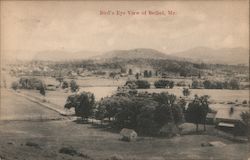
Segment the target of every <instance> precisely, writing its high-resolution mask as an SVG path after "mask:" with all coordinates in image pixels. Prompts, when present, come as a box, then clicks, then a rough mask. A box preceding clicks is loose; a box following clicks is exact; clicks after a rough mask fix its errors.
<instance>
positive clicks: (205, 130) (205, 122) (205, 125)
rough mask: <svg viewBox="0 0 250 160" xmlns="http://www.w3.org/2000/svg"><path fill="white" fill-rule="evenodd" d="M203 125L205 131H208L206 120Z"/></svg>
mask: <svg viewBox="0 0 250 160" xmlns="http://www.w3.org/2000/svg"><path fill="white" fill-rule="evenodd" d="M203 125H204V126H203V127H204V128H203V130H204V131H206V120H205V121H204V123H203Z"/></svg>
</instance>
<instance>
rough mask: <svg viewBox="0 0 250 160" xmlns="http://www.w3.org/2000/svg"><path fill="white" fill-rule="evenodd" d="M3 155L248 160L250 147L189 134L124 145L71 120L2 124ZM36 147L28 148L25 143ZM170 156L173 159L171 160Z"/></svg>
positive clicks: (113, 135)
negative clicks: (71, 151) (64, 150)
mask: <svg viewBox="0 0 250 160" xmlns="http://www.w3.org/2000/svg"><path fill="white" fill-rule="evenodd" d="M0 123H1V125H0V136H1V141H0V143H1V144H0V145H1V149H0V156H2V158H6V159H26V160H32V159H38V160H39V159H58V160H59V159H84V158H81V157H78V156H70V155H65V154H61V153H59V149H60V148H61V147H69V146H71V147H73V148H74V149H75V150H77V151H78V152H81V153H82V154H84V155H88V157H91V158H92V159H97V160H99V159H100V160H101V159H107V158H109V157H111V156H112V155H119V156H122V157H123V159H135V160H137V159H138V160H139V159H140V160H144V159H145V160H151V159H178V160H179V159H227V160H230V159H232V160H235V159H247V157H249V156H250V152H249V151H250V150H249V146H248V145H249V144H246V143H244V144H242V143H232V142H230V141H228V140H225V139H223V138H219V137H215V136H209V135H186V136H180V137H174V138H171V139H168V138H149V137H139V140H138V141H136V142H130V143H128V142H123V141H120V140H119V134H117V133H111V132H108V131H104V130H102V129H98V128H93V126H91V125H88V124H76V123H75V122H71V121H50V122H27V121H11V122H8V123H6V122H4V123H3V122H0ZM211 141H221V142H223V143H224V144H226V146H224V147H201V143H206V142H211ZM27 142H30V143H34V144H36V146H35V147H34V146H27V145H26V143H27ZM170 157H171V158H170Z"/></svg>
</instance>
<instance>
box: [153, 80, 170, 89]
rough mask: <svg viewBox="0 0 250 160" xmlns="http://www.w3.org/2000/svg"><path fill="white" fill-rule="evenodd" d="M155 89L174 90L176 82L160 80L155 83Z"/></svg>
mask: <svg viewBox="0 0 250 160" xmlns="http://www.w3.org/2000/svg"><path fill="white" fill-rule="evenodd" d="M154 85H155V88H173V87H174V81H168V80H158V81H156V82H155V83H154Z"/></svg>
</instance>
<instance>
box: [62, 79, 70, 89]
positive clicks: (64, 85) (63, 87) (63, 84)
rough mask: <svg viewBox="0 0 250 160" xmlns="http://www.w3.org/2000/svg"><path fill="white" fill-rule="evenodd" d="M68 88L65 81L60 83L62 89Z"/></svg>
mask: <svg viewBox="0 0 250 160" xmlns="http://www.w3.org/2000/svg"><path fill="white" fill-rule="evenodd" d="M68 87H69V83H68V82H67V81H63V83H62V89H65V88H68Z"/></svg>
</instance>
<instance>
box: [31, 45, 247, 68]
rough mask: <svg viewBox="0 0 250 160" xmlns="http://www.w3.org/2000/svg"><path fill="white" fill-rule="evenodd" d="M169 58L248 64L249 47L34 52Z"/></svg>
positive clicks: (54, 56) (42, 56)
mask: <svg viewBox="0 0 250 160" xmlns="http://www.w3.org/2000/svg"><path fill="white" fill-rule="evenodd" d="M114 58H118V59H170V60H179V61H183V60H185V61H191V62H196V63H202V62H203V63H212V64H216V63H217V64H232V65H238V64H244V65H249V49H246V48H241V47H238V48H221V49H211V48H208V47H197V48H192V49H189V50H185V51H182V52H174V53H168V54H166V53H163V52H160V51H157V50H155V49H150V48H136V49H130V50H112V51H109V52H105V53H102V54H101V53H100V52H92V51H79V52H67V51H59V50H55V51H42V52H39V53H37V54H36V56H35V57H34V60H52V61H63V60H64V61H65V60H66V61H67V60H82V59H93V60H99V61H100V60H108V59H114Z"/></svg>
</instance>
